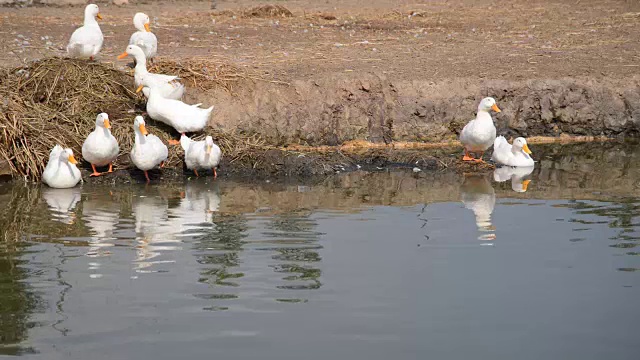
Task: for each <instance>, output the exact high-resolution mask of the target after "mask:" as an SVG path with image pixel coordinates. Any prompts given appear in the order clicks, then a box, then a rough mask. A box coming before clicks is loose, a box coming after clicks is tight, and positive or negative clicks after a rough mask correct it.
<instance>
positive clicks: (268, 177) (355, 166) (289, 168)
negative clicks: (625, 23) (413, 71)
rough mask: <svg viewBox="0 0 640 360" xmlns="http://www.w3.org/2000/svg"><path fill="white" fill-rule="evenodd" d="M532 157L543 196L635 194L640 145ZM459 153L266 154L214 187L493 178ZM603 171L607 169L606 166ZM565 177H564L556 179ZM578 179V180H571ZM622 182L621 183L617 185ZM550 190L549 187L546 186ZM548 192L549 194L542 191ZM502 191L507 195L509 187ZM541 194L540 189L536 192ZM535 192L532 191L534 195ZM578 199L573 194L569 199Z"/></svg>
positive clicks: (125, 174)
mask: <svg viewBox="0 0 640 360" xmlns="http://www.w3.org/2000/svg"><path fill="white" fill-rule="evenodd" d="M531 149H532V150H533V152H534V157H535V159H536V160H537V161H538V162H537V164H536V169H535V170H534V171H535V172H536V173H540V175H539V176H538V177H539V178H540V179H545V182H547V181H548V183H545V184H540V186H544V187H545V191H554V192H557V193H554V196H560V193H562V194H565V195H566V194H568V193H567V192H566V191H560V190H558V189H555V188H553V186H555V185H557V184H556V182H557V181H559V178H558V176H562V177H563V180H562V182H563V183H562V184H560V185H562V186H566V187H570V188H576V189H583V190H584V191H582V190H581V191H580V192H579V193H580V194H583V195H582V196H584V194H586V193H587V192H588V191H587V190H588V189H593V188H597V187H605V184H607V185H606V186H609V187H610V188H611V189H612V191H615V189H617V188H621V189H626V190H627V191H628V189H631V188H635V189H637V190H638V191H639V192H640V180H638V179H640V177H638V176H635V177H634V176H631V177H629V176H627V175H628V174H638V175H640V173H639V172H640V168H639V167H638V165H637V164H640V161H639V160H640V144H637V143H616V142H606V143H602V142H595V143H573V144H564V145H558V144H541V145H532V146H531ZM460 156H461V154H460V150H459V149H457V148H452V147H444V148H434V149H421V150H398V149H364V150H362V151H338V150H336V151H327V152H314V153H302V152H297V151H282V150H269V151H266V152H265V153H264V154H261V155H260V156H258V157H257V158H256V159H257V160H256V161H258V163H256V164H255V165H251V163H248V162H247V163H240V164H237V163H236V161H234V160H233V159H223V160H222V163H221V164H220V168H219V169H218V179H219V181H229V180H231V181H235V182H240V183H249V184H255V183H256V182H262V183H265V184H266V183H269V184H286V183H300V184H305V185H314V184H320V183H325V182H326V181H333V180H328V179H334V178H335V175H338V176H341V175H342V174H345V173H359V174H366V173H379V172H385V173H386V172H396V171H399V172H404V173H406V174H410V175H409V176H410V177H411V178H414V179H431V178H432V177H433V176H435V175H434V174H439V175H437V176H445V174H449V175H446V176H454V177H455V176H461V175H463V174H482V175H483V176H486V177H487V178H488V179H490V178H491V177H492V174H493V171H494V170H495V167H494V166H492V165H491V164H469V163H463V162H462V161H460ZM605 165H606V166H605ZM81 171H82V177H83V180H84V184H85V185H122V184H143V183H145V178H144V175H143V173H142V172H141V171H139V170H137V169H133V168H132V167H130V166H128V165H126V164H122V165H121V167H119V168H118V169H116V171H115V172H114V173H113V174H108V175H105V176H101V177H89V174H90V173H91V169H90V168H89V167H88V166H84V167H83V168H81ZM558 174H566V175H558ZM576 174H577V175H576ZM200 175H201V177H205V178H208V179H209V180H211V181H213V179H212V172H211V171H203V172H201V173H200ZM149 176H150V177H151V180H152V184H169V185H170V184H180V183H182V182H183V181H192V180H195V179H196V176H195V174H194V173H193V172H191V171H190V170H188V169H186V168H184V167H180V166H178V167H174V168H165V169H156V170H153V171H150V172H149ZM621 182H623V183H621ZM551 185H553V186H551ZM547 186H549V189H550V190H549V189H546V187H547ZM505 189H509V191H511V190H510V185H509V186H506V188H505ZM538 189H540V187H538ZM533 191H536V190H533ZM573 195H576V196H578V193H576V194H572V196H573Z"/></svg>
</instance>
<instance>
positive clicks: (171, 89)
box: [118, 45, 184, 100]
mask: <svg viewBox="0 0 640 360" xmlns="http://www.w3.org/2000/svg"><path fill="white" fill-rule="evenodd" d="M129 55H131V56H133V57H134V58H135V59H136V67H135V69H134V75H133V81H134V84H135V85H136V87H138V88H139V87H140V86H142V79H144V83H145V85H144V86H148V87H150V88H151V87H157V88H159V89H160V93H161V95H162V97H164V98H166V99H173V100H180V99H182V95H183V94H184V85H182V84H180V83H179V82H178V81H177V80H178V79H179V77H177V76H174V75H164V74H154V73H150V72H149V71H148V70H147V58H146V57H145V55H144V51H143V50H142V49H141V48H140V47H139V46H137V45H129V46H127V50H126V51H125V52H123V53H122V54H120V55H119V56H118V59H124V58H125V57H127V56H129ZM145 96H147V95H146V94H145ZM148 97H149V96H147V98H148Z"/></svg>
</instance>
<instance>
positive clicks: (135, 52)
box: [118, 45, 147, 64]
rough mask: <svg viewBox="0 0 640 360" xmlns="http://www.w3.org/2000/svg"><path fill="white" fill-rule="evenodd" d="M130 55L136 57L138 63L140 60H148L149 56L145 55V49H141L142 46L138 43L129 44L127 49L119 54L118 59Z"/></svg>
mask: <svg viewBox="0 0 640 360" xmlns="http://www.w3.org/2000/svg"><path fill="white" fill-rule="evenodd" d="M129 55H131V56H133V57H134V58H135V59H136V63H138V62H140V63H143V64H144V63H146V61H147V58H146V57H145V55H144V51H142V49H140V47H139V46H137V45H129V46H127V49H126V50H125V51H124V52H123V53H122V54H120V55H118V60H122V59H124V58H126V57H127V56H129Z"/></svg>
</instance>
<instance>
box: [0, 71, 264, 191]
mask: <svg viewBox="0 0 640 360" xmlns="http://www.w3.org/2000/svg"><path fill="white" fill-rule="evenodd" d="M158 66H160V67H161V66H162V64H159V65H158ZM172 66H174V67H173V68H172V69H173V70H175V71H171V72H168V73H177V74H180V75H181V76H183V78H184V79H185V80H186V81H187V85H190V84H189V83H188V82H189V81H197V84H200V85H199V86H203V85H202V82H201V81H200V80H195V79H200V78H199V77H198V76H200V75H191V76H192V77H189V76H186V75H184V74H191V73H192V72H195V71H194V68H193V67H184V68H183V67H180V65H172ZM2 71H3V72H4V74H3V75H6V76H3V77H2V78H0V107H1V110H2V111H1V112H0V145H1V146H0V159H1V160H5V161H6V162H7V163H8V164H9V166H10V168H11V172H12V173H13V174H14V175H19V176H23V177H25V178H28V179H32V180H37V179H39V178H40V176H41V174H42V171H43V170H44V167H45V165H46V162H47V160H48V157H49V152H50V151H51V149H52V148H53V147H54V146H55V145H56V144H60V145H62V146H63V147H70V148H72V149H73V151H74V154H75V155H76V158H77V159H78V160H79V161H81V160H80V158H81V149H82V143H83V141H84V139H85V138H86V137H87V135H88V134H89V133H90V132H91V131H93V130H94V128H95V119H96V116H97V114H99V113H101V112H106V113H107V114H109V118H110V120H111V126H112V128H111V130H112V133H113V135H114V136H115V137H116V139H118V143H119V144H120V150H121V153H120V156H119V157H118V160H116V162H115V165H116V167H118V166H128V164H129V156H128V154H129V152H130V150H131V147H132V146H133V142H134V135H133V128H132V127H133V119H134V117H135V116H136V115H140V114H143V113H144V109H145V102H144V99H143V98H142V97H140V96H139V95H137V94H135V93H134V91H133V90H134V89H133V87H134V86H133V78H132V76H131V75H129V74H126V73H124V72H122V71H119V70H117V69H115V68H114V67H113V66H112V65H108V64H101V63H97V62H91V61H85V60H76V59H62V58H48V59H44V60H40V61H37V62H34V63H31V64H29V65H27V66H25V67H21V68H16V69H11V70H2ZM191 79H193V80H191ZM224 79H228V78H224V77H223V78H222V79H220V78H219V79H217V80H215V79H213V80H211V79H209V80H211V81H213V82H214V84H217V86H223V87H225V88H227V86H228V84H227V85H225V82H224V81H226V80H224ZM216 81H218V82H216ZM147 129H148V130H149V132H150V133H151V134H154V135H157V136H158V137H160V139H162V140H163V141H165V142H167V141H168V140H169V139H172V138H173V139H175V138H177V136H178V134H177V133H176V132H175V130H173V129H172V128H170V127H168V126H166V125H164V124H161V123H156V122H154V121H153V120H150V119H147ZM207 133H208V134H209V135H212V136H213V137H214V139H216V141H217V142H218V143H219V145H220V147H221V148H222V150H223V151H224V154H225V158H226V159H227V161H240V162H244V163H250V162H251V160H250V158H251V157H252V156H254V157H255V156H259V154H260V153H261V151H262V149H263V148H264V147H265V145H264V143H263V142H262V141H261V139H260V138H259V137H256V136H253V137H251V136H243V135H241V134H233V133H223V132H220V131H217V130H214V129H207ZM205 135H207V134H198V136H197V137H195V139H201V138H204V136H205ZM169 149H170V150H169V158H168V159H167V166H176V165H179V164H181V162H182V157H183V152H182V149H181V148H180V146H170V147H169ZM84 166H85V167H88V164H85V165H84Z"/></svg>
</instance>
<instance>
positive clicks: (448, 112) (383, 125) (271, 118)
mask: <svg viewBox="0 0 640 360" xmlns="http://www.w3.org/2000/svg"><path fill="white" fill-rule="evenodd" d="M483 96H493V97H494V98H496V100H497V102H498V104H499V106H500V108H501V109H502V112H501V113H499V114H495V115H494V119H495V122H496V126H497V128H498V133H500V134H504V135H506V136H511V135H514V136H560V135H562V134H564V135H592V136H599V135H604V136H617V135H627V136H634V135H638V134H639V133H640V82H639V81H638V79H637V78H631V79H626V80H620V81H613V80H611V81H596V80H594V79H559V80H544V79H541V80H526V81H509V80H488V81H477V80H472V79H455V80H451V81H441V82H436V83H434V82H430V81H428V80H415V81H394V80H393V79H390V78H388V77H386V76H384V75H376V74H367V75H360V76H338V75H336V76H333V77H329V78H326V79H323V80H311V81H305V80H298V81H294V82H292V83H291V85H289V86H287V85H279V84H272V83H263V82H260V83H256V84H253V85H248V86H244V87H242V88H241V89H240V90H238V93H237V94H236V95H235V96H231V95H229V94H226V93H223V92H219V91H218V92H215V93H204V94H199V95H197V96H195V98H196V99H198V100H203V99H211V98H213V99H215V101H214V102H215V103H216V104H218V105H217V111H216V113H215V115H214V116H213V120H212V123H213V125H214V126H219V127H221V128H225V129H237V130H241V131H243V132H248V133H260V134H262V136H263V137H265V139H267V141H269V142H270V143H273V144H281V145H284V144H291V143H296V144H306V145H338V144H341V143H343V142H345V141H350V140H368V141H371V142H385V143H390V142H393V141H426V142H440V141H447V140H453V139H457V136H458V134H459V132H460V130H461V129H462V127H463V126H464V125H465V124H466V122H467V121H468V120H470V119H472V118H473V117H474V114H475V109H476V107H477V104H478V102H479V101H480V99H481V98H482V97H483Z"/></svg>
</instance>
